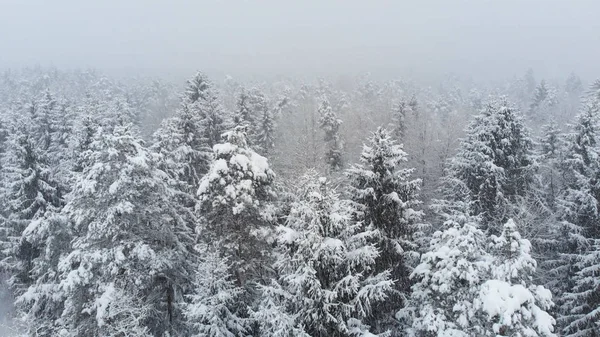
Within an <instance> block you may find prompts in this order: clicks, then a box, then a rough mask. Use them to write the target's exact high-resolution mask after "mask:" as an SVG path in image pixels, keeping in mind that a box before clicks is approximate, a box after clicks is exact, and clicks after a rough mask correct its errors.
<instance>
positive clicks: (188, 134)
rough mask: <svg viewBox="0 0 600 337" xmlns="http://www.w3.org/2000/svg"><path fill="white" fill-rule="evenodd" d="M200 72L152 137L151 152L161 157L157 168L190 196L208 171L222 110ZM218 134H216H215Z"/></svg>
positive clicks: (209, 85)
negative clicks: (176, 106)
mask: <svg viewBox="0 0 600 337" xmlns="http://www.w3.org/2000/svg"><path fill="white" fill-rule="evenodd" d="M211 87H212V84H211V83H210V82H209V81H208V79H207V78H206V76H204V75H203V74H202V73H197V74H196V76H194V77H193V78H192V79H190V80H189V81H188V86H187V88H186V90H185V94H184V95H183V98H182V104H181V107H180V108H179V110H178V111H177V113H176V114H175V116H173V117H171V118H169V119H166V120H165V121H163V124H162V126H161V127H160V128H159V129H158V130H157V131H156V132H155V134H154V145H153V147H152V149H153V151H155V152H157V153H159V154H161V155H162V157H163V160H162V162H161V169H162V170H164V171H165V172H167V173H168V174H169V175H170V176H171V177H172V178H174V179H175V180H176V182H178V185H180V189H181V190H182V191H184V192H186V193H189V194H194V193H195V192H196V190H197V189H198V186H199V183H200V179H202V176H203V175H204V174H205V173H206V172H207V171H208V167H209V165H210V156H211V155H210V151H211V147H212V146H213V145H214V144H215V143H216V142H218V141H219V137H220V133H221V132H222V131H223V128H224V126H223V111H222V110H221V109H220V105H219V103H218V101H217V97H216V96H215V95H214V93H213V92H212V89H211ZM217 132H218V133H219V135H216V134H215V133H217Z"/></svg>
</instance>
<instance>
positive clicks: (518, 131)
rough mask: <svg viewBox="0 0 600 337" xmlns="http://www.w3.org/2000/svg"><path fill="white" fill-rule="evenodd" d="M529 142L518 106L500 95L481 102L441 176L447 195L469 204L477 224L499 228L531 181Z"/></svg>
mask: <svg viewBox="0 0 600 337" xmlns="http://www.w3.org/2000/svg"><path fill="white" fill-rule="evenodd" d="M532 150H533V143H532V140H531V139H530V136H529V130H528V129H527V127H526V126H525V125H524V123H523V119H522V118H521V116H520V114H519V113H518V111H516V110H515V108H513V107H511V106H510V105H509V104H508V102H507V101H506V100H505V99H501V100H494V101H492V102H490V103H488V105H487V106H486V108H485V110H483V111H482V112H481V113H480V114H479V115H477V116H476V117H475V120H474V121H473V122H472V123H471V124H470V125H469V127H468V128H467V130H466V137H465V138H464V139H462V140H461V142H460V146H459V149H458V153H457V154H456V155H455V156H454V158H452V159H451V160H450V162H449V165H448V169H447V172H446V176H445V177H444V181H445V187H446V188H447V191H446V193H447V198H448V199H449V200H460V201H463V202H467V203H468V204H470V210H469V211H470V213H471V214H472V215H480V216H481V219H482V222H481V226H482V227H481V228H482V229H483V230H484V231H489V232H490V233H491V234H499V233H500V232H501V230H502V225H503V224H504V223H505V222H506V221H507V220H508V219H509V218H510V217H512V216H514V215H515V213H518V211H517V209H516V205H518V204H519V203H522V202H523V201H524V200H525V198H526V197H527V194H528V192H529V188H530V186H531V184H532V181H533V172H534V168H535V165H534V159H533V155H532Z"/></svg>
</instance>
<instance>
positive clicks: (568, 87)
mask: <svg viewBox="0 0 600 337" xmlns="http://www.w3.org/2000/svg"><path fill="white" fill-rule="evenodd" d="M565 91H566V92H567V93H568V94H569V95H571V96H579V95H580V94H581V93H582V92H583V83H582V82H581V78H580V77H579V76H578V75H577V74H575V73H574V72H571V74H569V77H567V80H566V81H565Z"/></svg>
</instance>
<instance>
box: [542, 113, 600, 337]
mask: <svg viewBox="0 0 600 337" xmlns="http://www.w3.org/2000/svg"><path fill="white" fill-rule="evenodd" d="M599 130H600V125H599V119H598V107H597V106H596V105H595V104H593V103H588V104H587V105H586V106H585V107H584V110H583V111H582V112H581V113H580V114H579V116H578V117H577V122H576V124H575V125H574V132H573V133H571V134H569V135H567V147H568V149H567V154H566V157H565V162H564V170H563V176H564V177H565V190H564V192H563V194H562V195H561V196H560V198H559V212H560V215H561V217H562V220H563V221H562V222H561V224H562V228H561V230H560V231H559V232H558V233H557V236H558V238H557V240H558V242H559V245H558V248H559V251H560V253H561V255H560V259H559V260H558V261H556V263H555V265H554V266H553V267H554V268H553V270H552V274H553V275H554V276H555V278H556V280H555V281H556V282H554V283H553V289H552V290H553V291H554V293H556V294H558V295H559V297H558V298H557V303H558V305H559V312H560V313H561V314H562V316H561V317H559V323H560V324H561V326H562V328H563V329H564V333H565V334H567V335H572V336H579V335H578V334H577V330H578V326H579V325H580V324H581V325H583V323H582V321H580V319H582V318H583V317H586V316H588V315H591V316H588V317H593V316H594V314H593V312H594V311H597V310H598V309H597V307H596V308H595V307H594V306H593V305H591V306H589V305H586V304H582V303H579V302H578V301H576V300H574V298H577V297H576V296H577V295H575V294H580V295H579V296H582V297H580V298H579V300H582V298H583V296H585V295H581V293H585V290H583V289H584V287H585V286H586V284H587V285H589V283H586V282H585V281H582V279H585V277H586V276H587V275H590V274H589V273H590V270H589V269H587V268H588V267H589V266H588V265H586V263H585V261H590V259H591V258H590V256H594V254H595V249H596V248H594V245H593V244H594V242H595V241H596V240H598V239H600V226H599V225H598V223H600V213H599V211H598V209H599V205H600V187H599V186H598V183H597V180H598V177H599V176H600V147H599V144H598V137H599V134H598V132H599ZM592 259H593V258H592ZM582 268H583V269H582ZM584 270H585V271H584ZM587 291H592V292H596V293H597V292H598V289H597V288H596V289H594V286H593V285H592V287H591V288H588V289H587ZM592 298H593V296H592ZM588 300H590V299H588ZM591 301H592V303H593V299H592V300H591ZM587 304H589V302H588V303H587ZM592 331H593V330H592ZM581 336H594V334H593V333H589V334H582V335H581Z"/></svg>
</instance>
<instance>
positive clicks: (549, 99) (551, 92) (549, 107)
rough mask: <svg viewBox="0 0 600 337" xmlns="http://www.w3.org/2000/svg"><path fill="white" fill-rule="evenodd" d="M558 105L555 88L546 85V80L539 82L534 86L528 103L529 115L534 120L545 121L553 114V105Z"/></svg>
mask: <svg viewBox="0 0 600 337" xmlns="http://www.w3.org/2000/svg"><path fill="white" fill-rule="evenodd" d="M557 105H558V98H557V93H556V89H554V88H552V87H549V86H548V85H546V81H543V80H542V82H540V84H539V85H538V86H537V87H536V88H535V92H534V93H533V98H532V101H531V104H530V105H529V117H530V118H532V119H533V121H534V122H538V123H539V122H541V121H547V120H549V119H550V118H553V117H555V116H554V112H555V111H554V110H555V109H554V107H556V106H557Z"/></svg>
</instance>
